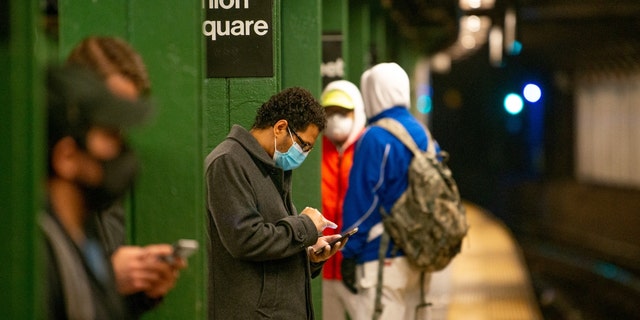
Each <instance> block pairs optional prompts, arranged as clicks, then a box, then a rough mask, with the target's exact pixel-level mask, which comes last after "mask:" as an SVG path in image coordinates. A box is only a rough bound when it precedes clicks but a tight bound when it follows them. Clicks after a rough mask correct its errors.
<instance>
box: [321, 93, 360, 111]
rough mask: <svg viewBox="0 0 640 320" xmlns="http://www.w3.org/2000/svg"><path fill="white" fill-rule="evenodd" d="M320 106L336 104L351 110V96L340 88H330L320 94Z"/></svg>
mask: <svg viewBox="0 0 640 320" xmlns="http://www.w3.org/2000/svg"><path fill="white" fill-rule="evenodd" d="M321 103H322V106H323V107H330V106H338V107H342V108H345V109H349V110H353V108H354V105H353V101H352V100H351V98H350V97H349V96H348V95H347V94H346V93H344V91H342V90H331V91H329V92H327V93H325V94H323V95H322V101H321Z"/></svg>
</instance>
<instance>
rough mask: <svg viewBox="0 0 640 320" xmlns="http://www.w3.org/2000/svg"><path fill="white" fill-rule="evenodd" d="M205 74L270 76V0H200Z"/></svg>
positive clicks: (271, 45)
mask: <svg viewBox="0 0 640 320" xmlns="http://www.w3.org/2000/svg"><path fill="white" fill-rule="evenodd" d="M202 5H203V7H204V9H205V11H206V20H205V21H204V22H203V23H202V34H203V35H204V37H205V40H206V43H207V78H229V77H272V76H273V0H202Z"/></svg>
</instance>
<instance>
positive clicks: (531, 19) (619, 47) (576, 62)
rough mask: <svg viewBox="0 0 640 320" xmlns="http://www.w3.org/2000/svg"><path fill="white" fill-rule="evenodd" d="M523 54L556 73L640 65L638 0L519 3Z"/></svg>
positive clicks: (531, 0)
mask: <svg viewBox="0 0 640 320" xmlns="http://www.w3.org/2000/svg"><path fill="white" fill-rule="evenodd" d="M518 21H519V24H518V26H519V30H518V34H519V38H520V41H521V42H522V44H523V54H526V55H527V57H529V58H531V59H543V60H544V61H543V62H545V63H547V64H550V65H551V66H552V67H554V68H556V69H568V70H572V69H574V68H592V69H598V68H606V69H628V68H629V67H635V68H637V67H638V66H639V65H640V1H639V0H519V4H518Z"/></svg>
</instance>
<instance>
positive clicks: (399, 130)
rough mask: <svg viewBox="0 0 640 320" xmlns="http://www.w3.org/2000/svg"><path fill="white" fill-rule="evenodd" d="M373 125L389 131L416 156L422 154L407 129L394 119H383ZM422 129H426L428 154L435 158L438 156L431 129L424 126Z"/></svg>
mask: <svg viewBox="0 0 640 320" xmlns="http://www.w3.org/2000/svg"><path fill="white" fill-rule="evenodd" d="M420 124H422V123H420ZM373 125H376V126H378V127H381V128H383V129H385V130H387V131H389V133H391V134H392V135H394V136H395V137H396V138H398V140H400V141H401V142H402V143H403V144H404V145H405V146H406V147H407V148H409V150H411V152H413V154H414V155H415V154H417V153H422V150H420V148H418V145H416V142H415V141H414V140H413V138H412V137H411V135H410V134H409V132H408V131H407V129H405V127H404V126H403V125H402V124H401V123H400V122H399V121H398V120H396V119H393V118H382V119H380V120H378V121H376V122H375V123H373ZM422 128H423V129H424V131H425V133H426V135H427V141H428V145H427V152H429V154H431V155H433V156H435V155H436V148H435V144H434V143H433V139H432V138H431V132H429V128H427V127H426V126H424V125H422Z"/></svg>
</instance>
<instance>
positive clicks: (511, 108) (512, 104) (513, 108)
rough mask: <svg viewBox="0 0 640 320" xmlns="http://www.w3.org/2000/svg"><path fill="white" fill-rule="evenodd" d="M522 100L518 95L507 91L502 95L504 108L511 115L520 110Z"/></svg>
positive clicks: (522, 103)
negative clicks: (506, 93)
mask: <svg viewBox="0 0 640 320" xmlns="http://www.w3.org/2000/svg"><path fill="white" fill-rule="evenodd" d="M523 106H524V102H523V101H522V98H521V97H520V95H518V94H515V93H509V94H508V95H506V96H505V97H504V109H505V110H506V111H507V112H508V113H509V114H511V115H516V114H518V113H520V112H521V111H522V107H523Z"/></svg>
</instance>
